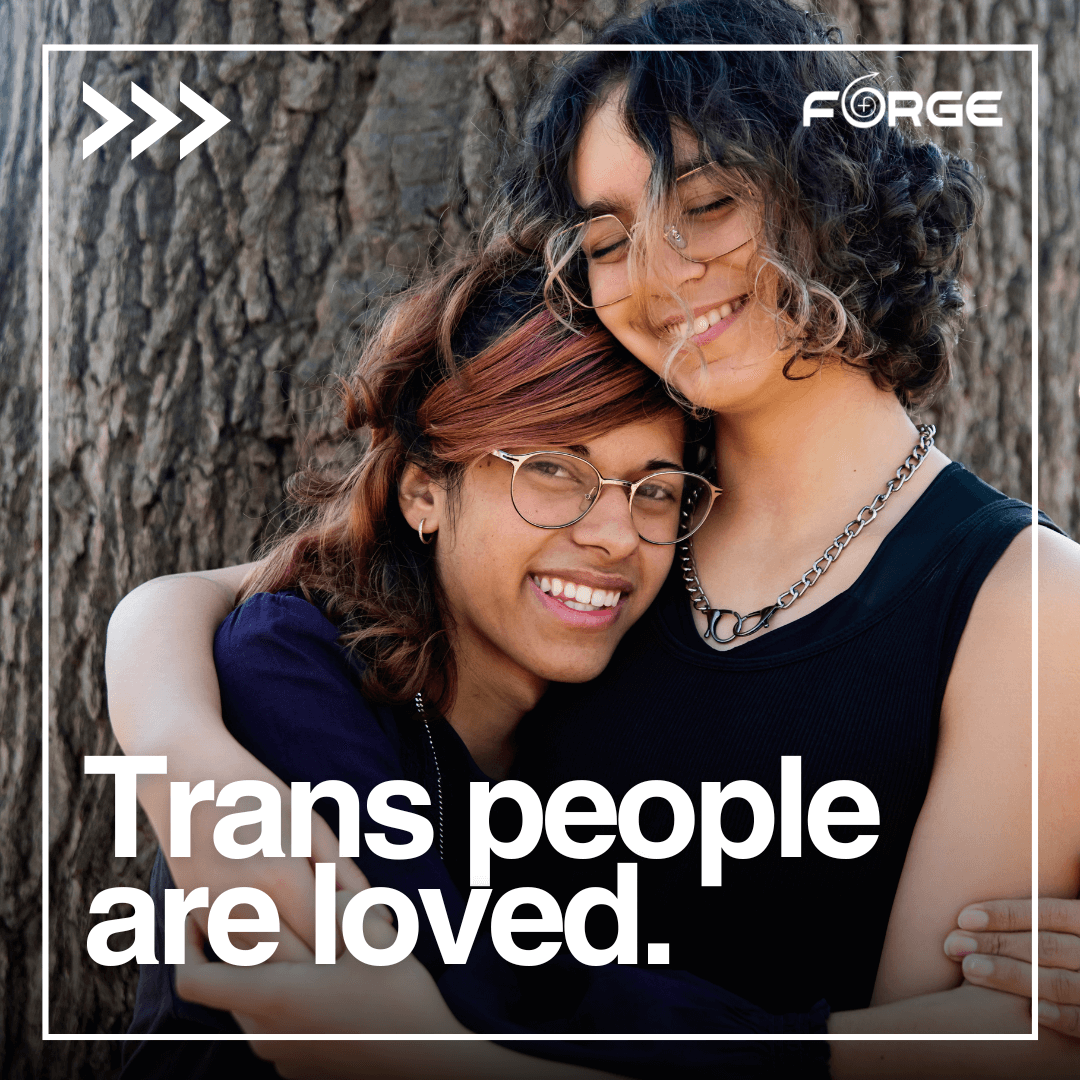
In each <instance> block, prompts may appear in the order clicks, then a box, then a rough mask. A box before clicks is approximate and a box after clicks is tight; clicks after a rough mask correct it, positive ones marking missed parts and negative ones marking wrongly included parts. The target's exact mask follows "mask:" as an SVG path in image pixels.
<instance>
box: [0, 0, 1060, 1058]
mask: <svg viewBox="0 0 1080 1080" xmlns="http://www.w3.org/2000/svg"><path fill="white" fill-rule="evenodd" d="M619 6H620V5H619V4H618V3H617V2H616V0H591V2H589V3H586V4H584V5H581V4H580V3H578V0H521V2H519V0H440V2H439V3H437V4H435V3H431V2H429V0H278V2H276V3H271V2H270V0H112V2H111V3H105V2H99V0H83V3H81V4H61V3H58V2H56V0H47V2H46V3H45V4H43V5H41V6H40V10H39V8H38V6H37V5H23V4H12V5H8V6H0V90H2V100H4V101H5V102H7V103H10V104H9V106H8V109H7V113H6V115H5V116H4V117H2V118H0V251H2V253H3V258H0V350H2V357H3V366H2V368H0V388H2V392H3V400H2V402H0V447H2V448H3V449H2V453H3V461H4V471H3V476H2V479H0V499H2V509H3V513H2V514H0V553H2V564H0V661H2V667H0V709H2V710H3V714H2V715H3V742H2V745H0V784H2V791H0V828H2V838H0V845H2V847H0V904H2V905H3V907H2V910H3V919H2V921H0V934H2V942H3V946H2V949H0V1002H2V1005H0V1008H2V1010H3V1012H2V1018H0V1023H2V1030H3V1032H4V1038H3V1046H2V1049H0V1054H2V1059H0V1075H3V1076H11V1077H29V1076H50V1077H58V1078H60V1077H63V1078H70V1077H77V1076H105V1075H108V1074H109V1072H110V1070H111V1068H112V1067H113V1066H114V1065H115V1061H116V1059H117V1056H118V1050H117V1047H116V1045H115V1044H107V1043H93V1042H90V1043H77V1042H63V1043H50V1044H48V1045H47V1046H46V1047H44V1048H43V1047H42V1045H41V1043H40V1041H39V1038H40V1028H39V1017H40V998H39V997H38V995H39V990H40V978H39V972H40V950H39V944H38V943H39V941H40V920H39V915H38V909H37V903H36V895H35V892H36V889H37V888H38V886H39V883H40V863H39V859H38V855H39V852H40V835H39V834H38V828H39V826H38V821H39V818H38V816H37V802H38V799H39V795H40V788H39V786H38V780H37V776H38V768H39V765H40V762H41V751H42V748H41V745H40V739H39V726H38V725H39V719H40V703H41V696H40V683H39V678H38V668H37V664H38V660H37V657H38V654H39V650H40V631H39V628H40V603H41V589H40V579H39V577H38V575H37V569H36V565H37V557H38V552H39V551H40V546H41V535H40V528H39V521H40V501H39V500H40V496H39V476H40V473H39V469H40V465H39V460H38V454H37V447H36V438H37V418H38V415H39V413H38V409H39V400H40V384H39V377H38V372H39V366H40V340H39V337H38V311H39V305H40V296H39V290H40V285H39V282H40V251H39V247H38V237H39V236H40V214H41V206H40V197H39V194H38V192H39V170H40V149H39V136H38V131H39V127H40V79H41V77H42V73H41V70H40V62H39V57H40V44H41V42H42V41H51V42H54V43H61V42H102V43H106V42H120V43H135V42H148V43H165V42H177V43H184V42H200V43H212V42H231V43H235V44H236V45H237V46H238V51H236V52H232V53H220V54H209V53H191V54H185V53H177V54H170V53H150V54H147V53H136V52H130V51H129V52H121V51H115V52H113V51H111V52H105V53H70V54H61V55H55V56H53V58H52V61H51V65H50V71H49V72H48V82H49V86H50V93H51V100H52V104H51V114H50V118H49V120H50V130H51V134H50V170H51V171H50V190H49V193H48V195H49V207H50V215H51V229H50V260H51V274H50V282H49V295H50V303H51V316H52V318H51V343H50V401H49V425H50V427H49V434H50V450H51V460H50V461H49V462H48V468H49V475H50V484H51V491H50V495H51V501H50V507H49V514H50V518H49V520H50V539H51V550H50V552H49V559H50V581H49V597H48V599H49V609H50V647H51V663H50V683H49V686H50V702H51V717H50V725H51V727H50V740H49V752H50V756H49V761H50V767H51V777H50V806H51V817H50V825H51V828H50V832H51V837H50V839H51V887H50V896H49V903H50V926H51V949H50V973H51V974H50V995H49V996H50V1014H51V1027H52V1029H53V1030H54V1031H67V1032H86V1033H91V1032H107V1031H118V1030H121V1029H122V1028H123V1026H124V1025H125V1023H126V1021H127V1018H128V1016H129V1013H130V1008H131V1004H132V1000H133V994H134V986H135V975H136V973H135V971H134V970H133V969H132V968H131V967H130V966H128V967H125V968H113V969H104V968H99V967H97V966H96V965H95V964H93V963H92V962H91V961H90V960H89V958H88V957H87V956H86V952H85V938H86V932H87V929H88V926H89V924H90V921H91V920H90V919H89V916H88V915H87V909H88V907H89V903H90V899H91V898H92V897H93V896H94V895H95V894H96V893H97V892H98V891H100V890H101V889H103V888H107V887H109V886H114V885H123V884H131V885H142V884H144V883H145V881H146V878H147V872H148V862H149V859H150V856H151V853H152V849H153V846H152V842H151V838H150V836H149V834H146V833H144V834H143V836H142V837H141V841H140V855H139V858H138V859H136V860H114V859H113V858H112V854H111V851H112V832H111V830H112V791H111V780H110V781H108V782H106V779H107V778H96V777H95V778H84V777H83V776H82V765H81V763H82V757H83V755H85V754H93V753H111V752H114V751H115V745H114V743H113V742H112V738H111V735H110V734H109V731H108V725H107V721H106V715H105V699H104V684H103V677H102V658H103V651H104V639H105V626H106V623H107V620H108V616H109V614H110V612H111V611H112V608H113V607H114V606H115V604H116V602H117V601H118V600H119V599H120V597H121V596H123V595H124V593H126V592H127V591H129V590H130V589H131V588H132V587H134V586H135V585H136V584H138V583H139V582H141V581H144V580H146V579H147V578H150V577H153V576H155V575H158V574H163V573H169V572H173V571H180V570H189V569H194V568H199V567H205V566H211V565H217V564H221V563H224V562H231V561H238V560H242V559H244V558H246V557H247V556H248V555H249V554H250V552H251V550H252V547H253V545H255V544H256V543H257V542H258V541H259V540H260V538H261V537H263V535H264V534H265V531H266V529H267V528H268V527H269V524H270V522H271V521H272V519H273V517H274V513H275V508H276V507H277V506H278V505H279V503H280V500H281V487H282V483H283V481H284V479H285V478H286V476H287V475H288V474H289V472H290V471H291V470H292V468H293V467H294V465H295V463H296V460H297V456H298V453H300V452H301V449H302V448H303V451H304V452H307V451H308V450H315V451H329V449H330V448H332V446H333V444H334V441H335V438H336V435H337V428H336V424H335V419H334V415H333V409H332V408H327V407H326V406H325V405H324V404H323V403H322V397H323V395H322V394H321V393H320V391H319V387H321V386H322V385H323V384H325V382H326V380H327V378H328V376H330V375H332V373H333V372H334V371H335V370H339V369H340V368H341V366H342V363H343V360H342V357H343V351H344V348H345V346H346V344H347V342H348V340H349V337H350V335H351V334H352V332H353V331H354V329H355V328H356V327H357V326H358V325H362V324H363V322H364V320H365V318H366V317H368V316H369V315H370V313H371V311H372V310H373V309H374V306H375V304H376V301H377V299H378V298H379V297H380V296H382V295H384V294H386V293H387V292H388V291H392V290H393V289H395V288H397V287H400V285H402V284H403V283H404V282H405V281H406V280H407V279H408V277H409V275H410V274H411V273H412V272H413V271H414V270H415V269H416V268H418V267H420V266H422V265H423V264H425V263H426V262H429V261H432V260H437V259H438V258H439V257H440V255H441V253H443V252H444V251H446V250H447V249H450V248H453V247H455V246H457V245H459V244H461V243H462V242H463V241H464V239H465V238H466V237H467V236H468V235H469V232H470V230H471V229H473V228H474V227H475V225H476V224H477V222H478V220H479V216H480V213H481V209H482V206H483V203H484V199H485V197H486V195H487V191H488V184H489V181H490V176H491V170H492V165H493V163H494V160H495V157H496V154H497V143H498V136H499V133H500V132H502V131H507V132H509V133H511V134H512V133H513V131H514V130H515V128H516V125H517V122H518V116H519V106H520V103H521V101H522V99H523V96H524V94H525V92H526V91H527V89H528V87H529V86H530V84H531V83H532V81H533V80H535V79H537V78H540V77H542V76H543V71H544V68H545V66H546V64H547V63H548V62H550V61H549V60H548V59H547V58H545V57H544V56H542V55H537V54H530V53H528V52H527V51H526V52H523V53H520V54H513V55H494V54H487V55H485V54H469V53H466V54H460V55H454V54H430V53H429V54H414V55H408V54H381V55H380V54H371V53H367V54H364V53H352V54H325V53H323V54H320V53H318V52H310V53H306V54H301V53H283V54H267V53H262V54H257V53H252V52H244V51H243V50H242V49H240V48H239V47H240V46H242V45H244V44H248V43H275V42H280V43H296V44H317V43H323V42H382V41H394V42H403V43H406V42H420V43H425V42H464V43H471V42H488V41H495V42H498V41H502V42H508V43H529V42H537V41H564V42H568V43H569V42H577V41H580V40H582V37H583V36H584V37H586V38H587V36H588V34H589V32H590V31H591V29H592V28H594V27H596V26H598V25H599V24H600V23H602V22H603V21H604V20H605V19H606V18H608V17H609V16H610V15H612V14H614V13H615V11H616V9H617V7H619ZM835 14H836V15H837V18H838V19H839V20H840V22H841V23H842V24H843V25H845V29H847V30H849V31H852V33H849V34H848V37H849V39H852V38H854V39H855V40H858V39H862V40H867V41H889V42H897V43H899V42H902V41H941V42H974V43H984V42H985V43H990V42H1010V41H1041V42H1043V48H1044V72H1043V77H1042V84H1041V85H1042V93H1043V109H1042V113H1043V125H1044V126H1043V138H1042V145H1041V151H1040V152H1041V164H1042V169H1041V183H1042V187H1041V190H1040V200H1041V210H1040V268H1041V273H1042V278H1041V307H1040V324H1039V344H1040V359H1041V364H1042V369H1041V386H1040V389H1041V407H1042V415H1043V420H1042V432H1041V437H1040V447H1041V453H1042V459H1041V463H1040V481H1041V485H1042V501H1043V504H1044V507H1045V508H1046V509H1047V510H1048V511H1049V512H1051V514H1052V515H1053V516H1055V517H1056V518H1057V519H1058V520H1059V521H1061V522H1062V523H1063V524H1066V525H1071V526H1072V527H1073V528H1074V529H1075V528H1076V527H1077V526H1078V525H1080V505H1078V503H1077V496H1076V489H1077V484H1076V481H1077V479H1078V465H1077V449H1078V440H1080V418H1078V400H1077V381H1078V375H1080V346H1078V329H1080V327H1078V311H1080V302H1078V288H1077V254H1078V253H1077V183H1076V175H1077V138H1076V133H1075V125H1074V123H1073V120H1072V117H1073V116H1075V114H1076V93H1077V91H1076V87H1075V71H1076V70H1077V59H1078V57H1077V49H1078V45H1077V36H1076V31H1077V25H1076V20H1077V5H1076V3H1075V0H1073V2H1071V3H1068V4H1065V3H1054V4H1048V3H1040V4H1038V5H1036V6H1034V7H1030V6H1028V5H1025V4H1014V5H992V4H991V3H990V2H989V0H969V2H968V3H966V4H964V5H962V6H961V7H957V6H956V5H955V4H946V3H944V2H943V0H921V2H920V0H907V2H906V3H899V2H897V0H883V2H877V3H872V2H866V3H861V4H860V3H856V2H854V0H840V2H838V3H837V4H836V5H835ZM881 63H882V66H883V69H884V70H886V71H890V72H893V73H895V74H896V76H897V78H898V80H899V84H901V85H910V86H913V87H914V88H915V89H918V90H920V91H922V92H923V93H924V96H925V94H926V93H927V92H929V91H928V88H933V89H952V88H956V89H963V90H970V89H972V88H973V86H974V85H975V84H976V82H977V83H978V85H979V86H981V87H984V88H986V87H992V88H999V89H1002V90H1003V91H1005V95H1004V98H1003V101H1004V102H1007V103H1008V107H1007V108H1006V109H1005V116H1006V124H1005V127H1003V128H1002V129H983V130H982V131H980V132H979V142H978V145H977V147H973V146H972V144H971V140H972V132H973V129H972V128H970V127H964V128H961V129H953V130H948V129H946V130H947V141H948V139H952V138H954V137H955V138H956V140H957V141H956V142H955V143H953V142H949V145H955V146H957V147H959V148H962V149H963V150H964V151H965V152H969V153H975V155H976V157H977V159H978V160H979V162H980V164H981V165H982V167H983V168H984V170H985V171H986V173H987V175H988V179H989V200H988V205H987V210H986V215H985V224H984V228H983V230H982V232H981V234H980V237H979V239H978V243H977V244H976V245H975V247H974V248H973V250H972V255H971V258H970V261H969V263H968V277H969V282H968V284H969V287H970V289H971V293H972V296H973V298H974V300H975V304H976V310H977V314H976V316H975V317H974V318H973V319H972V320H971V323H970V327H969V330H968V332H967V334H966V337H965V342H964V347H963V350H962V354H961V358H960V363H959V365H958V371H957V377H956V382H955V385H954V386H953V387H952V388H951V389H950V390H949V392H948V393H947V394H946V395H945V396H944V397H943V399H942V400H941V402H940V403H939V404H938V405H937V406H936V407H935V409H934V410H933V416H934V418H935V420H936V421H937V422H938V424H939V427H940V428H941V429H942V434H941V436H940V440H941V443H942V445H943V447H944V448H945V450H946V452H947V453H949V454H950V455H951V456H953V457H955V458H959V459H960V460H963V461H965V462H966V463H967V464H968V465H969V466H971V467H972V468H973V469H975V471H977V472H978V473H979V474H980V475H982V476H984V477H985V478H986V479H988V480H990V481H991V482H992V483H995V484H997V485H998V486H999V487H1001V488H1003V489H1004V490H1006V491H1008V492H1009V493H1011V494H1015V495H1017V496H1019V497H1022V498H1029V497H1030V485H1029V477H1030V469H1031V462H1030V454H1029V449H1028V447H1029V445H1030V435H1031V432H1030V401H1031V397H1030V395H1031V386H1030V377H1029V365H1028V360H1027V358H1028V355H1029V353H1030V347H1031V324H1030V319H1029V316H1028V312H1029V303H1030V288H1031V281H1030V273H1029V266H1030V263H1029V261H1028V256H1027V252H1028V243H1029V239H1030V238H1029V235H1028V230H1029V222H1030V198H1031V192H1030V187H1029V176H1030V170H1029V163H1028V158H1029V155H1030V150H1031V148H1030V145H1029V143H1028V132H1029V131H1030V117H1029V114H1028V112H1027V111H1026V109H1027V102H1028V98H1027V89H1026V88H1027V87H1028V86H1029V85H1030V70H1029V62H1028V58H1027V57H1026V55H1021V54H1013V55H1002V54H998V55H995V54H974V55H963V54H953V55H946V54H940V55H939V54H930V55H921V54H918V53H906V54H905V53H904V52H903V50H902V48H901V49H898V50H896V51H895V52H894V53H892V54H890V56H888V57H884V58H882V60H881ZM84 80H85V81H86V82H87V83H89V84H90V85H91V86H93V87H94V89H96V90H97V91H98V92H100V93H102V94H104V95H105V96H106V97H107V98H109V99H110V100H111V101H112V102H114V103H115V104H118V105H119V106H120V107H121V108H123V109H124V110H125V111H126V112H128V113H129V114H130V115H132V116H133V117H137V116H138V110H137V109H136V108H135V107H134V106H132V104H131V100H130V83H131V82H132V81H135V82H137V83H138V84H139V85H140V86H141V87H142V88H143V89H145V90H147V91H148V92H150V93H151V94H153V95H154V96H155V97H157V98H158V99H159V100H160V101H161V102H163V103H164V104H165V105H167V106H168V107H169V108H171V109H173V111H175V112H176V113H177V114H178V115H181V116H183V117H184V118H185V121H184V123H183V124H182V125H181V126H180V127H178V128H176V129H175V130H174V131H173V132H171V133H169V134H168V135H167V136H165V137H164V138H163V139H161V140H160V141H159V142H157V143H156V144H155V145H154V146H152V147H151V148H150V149H148V150H147V151H146V152H145V153H144V154H142V155H141V156H140V157H139V158H137V159H135V160H134V161H132V160H131V158H130V151H129V145H130V137H131V135H132V134H133V133H138V132H139V131H140V130H142V129H143V128H144V127H145V126H146V123H147V122H146V121H144V119H143V118H141V117H138V118H137V119H136V123H135V124H133V125H132V126H131V127H130V128H129V129H127V130H126V131H125V132H124V133H123V134H122V135H120V136H118V137H116V138H114V139H113V140H112V142H110V143H109V144H108V145H107V146H105V147H104V148H103V149H101V150H99V151H98V152H97V153H96V154H94V155H93V156H92V157H91V158H89V159H88V160H86V161H83V160H82V159H81V143H82V139H83V138H84V137H85V136H86V135H87V134H89V133H90V132H92V131H93V130H95V129H96V128H97V127H98V126H99V124H100V122H101V120H100V118H99V117H98V116H97V115H96V114H95V113H93V112H92V111H91V110H90V109H89V108H87V107H86V106H85V105H84V104H83V103H82V100H81V84H82V82H83V81H84ZM181 80H182V81H183V82H185V83H186V84H187V85H188V86H190V87H192V88H193V89H194V90H195V91H196V92H197V93H199V94H201V95H202V96H203V97H205V98H206V99H207V100H209V101H212V102H213V104H214V105H215V106H216V107H217V108H219V109H221V110H222V111H223V112H224V113H226V115H228V116H230V117H232V118H233V119H232V123H230V124H229V125H228V126H227V127H226V128H224V129H223V130H222V131H221V132H219V133H218V134H217V135H215V136H214V137H213V138H211V139H210V141H209V142H207V143H204V144H203V146H202V147H201V148H199V149H198V150H197V151H195V152H194V153H193V154H191V155H189V156H188V157H186V158H185V159H184V160H183V161H180V160H179V149H178V147H179V138H180V136H182V135H183V134H186V133H187V132H188V131H189V130H192V129H193V128H194V127H195V125H196V123H197V120H196V119H195V118H194V117H192V116H191V114H190V113H189V112H188V111H187V110H186V109H185V108H184V107H183V106H181V105H180V104H179V99H178V91H179V84H180V81H181ZM1014 103H1015V105H1016V106H1017V110H1016V111H1014V108H1013V105H1014ZM12 118H14V120H15V123H14V124H11V120H12ZM5 124H8V125H10V126H5Z"/></svg>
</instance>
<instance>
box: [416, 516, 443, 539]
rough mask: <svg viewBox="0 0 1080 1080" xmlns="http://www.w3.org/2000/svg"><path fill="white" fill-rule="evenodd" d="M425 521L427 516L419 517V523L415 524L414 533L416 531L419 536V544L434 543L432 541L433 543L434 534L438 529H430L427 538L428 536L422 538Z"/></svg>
mask: <svg viewBox="0 0 1080 1080" xmlns="http://www.w3.org/2000/svg"><path fill="white" fill-rule="evenodd" d="M425 521H427V518H421V519H420V524H419V525H417V526H416V533H417V535H418V536H419V537H420V543H421V544H434V543H435V534H436V533H437V532H438V531H439V530H438V529H433V530H432V531H431V532H430V533H429V534H428V537H429V538H428V539H424V522H425Z"/></svg>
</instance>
